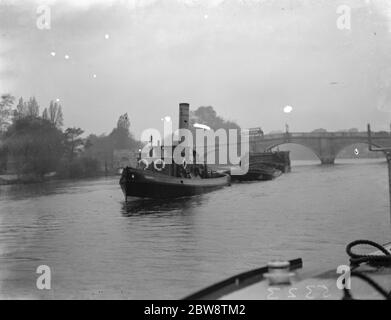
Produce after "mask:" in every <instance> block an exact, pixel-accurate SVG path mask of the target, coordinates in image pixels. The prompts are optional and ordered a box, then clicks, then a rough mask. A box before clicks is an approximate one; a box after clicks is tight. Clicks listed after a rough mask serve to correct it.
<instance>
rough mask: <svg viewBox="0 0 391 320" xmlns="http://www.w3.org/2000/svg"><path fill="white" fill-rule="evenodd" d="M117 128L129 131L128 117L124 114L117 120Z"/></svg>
mask: <svg viewBox="0 0 391 320" xmlns="http://www.w3.org/2000/svg"><path fill="white" fill-rule="evenodd" d="M117 128H123V129H126V130H128V131H129V128H130V121H129V117H128V114H127V113H125V114H123V115H121V116H120V117H119V119H118V121H117Z"/></svg>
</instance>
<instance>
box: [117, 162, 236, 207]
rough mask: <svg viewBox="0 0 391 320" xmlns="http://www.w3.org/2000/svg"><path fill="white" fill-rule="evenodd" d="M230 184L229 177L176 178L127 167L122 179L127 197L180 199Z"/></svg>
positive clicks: (122, 185) (123, 189)
mask: <svg viewBox="0 0 391 320" xmlns="http://www.w3.org/2000/svg"><path fill="white" fill-rule="evenodd" d="M229 184H230V177H229V175H218V176H217V177H212V178H207V179H201V178H200V179H187V178H176V177H171V176H167V175H164V174H159V173H154V172H151V171H148V170H140V169H135V168H130V167H127V168H125V169H124V170H123V172H122V176H121V179H120V185H121V188H122V191H123V193H124V195H125V198H127V197H143V198H160V199H163V198H178V197H186V196H193V195H197V194H201V193H205V192H210V191H213V190H216V189H219V188H222V187H224V186H227V185H229Z"/></svg>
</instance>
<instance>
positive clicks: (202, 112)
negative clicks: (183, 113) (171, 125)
mask: <svg viewBox="0 0 391 320" xmlns="http://www.w3.org/2000/svg"><path fill="white" fill-rule="evenodd" d="M194 123H201V124H206V125H208V126H209V127H210V128H212V129H213V130H218V129H225V130H229V129H237V130H240V126H239V125H238V124H237V123H235V122H233V121H228V120H224V119H223V118H221V117H220V116H218V115H217V113H216V111H215V110H214V109H213V107H211V106H208V107H199V108H198V109H197V110H194V111H191V112H190V124H191V125H193V124H194ZM190 129H191V130H192V129H193V128H190Z"/></svg>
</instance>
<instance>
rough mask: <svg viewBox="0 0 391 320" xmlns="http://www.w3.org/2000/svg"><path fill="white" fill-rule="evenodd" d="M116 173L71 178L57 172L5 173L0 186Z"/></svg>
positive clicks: (86, 177)
mask: <svg viewBox="0 0 391 320" xmlns="http://www.w3.org/2000/svg"><path fill="white" fill-rule="evenodd" d="M115 175H116V174H114V173H110V174H105V173H98V174H95V175H93V176H83V177H77V178H72V179H70V178H69V177H61V176H58V175H57V174H55V173H49V174H46V175H45V176H43V177H39V176H36V175H24V176H18V175H16V174H4V175H0V186H6V185H14V184H30V183H41V182H49V181H65V180H84V179H91V178H99V177H104V176H115Z"/></svg>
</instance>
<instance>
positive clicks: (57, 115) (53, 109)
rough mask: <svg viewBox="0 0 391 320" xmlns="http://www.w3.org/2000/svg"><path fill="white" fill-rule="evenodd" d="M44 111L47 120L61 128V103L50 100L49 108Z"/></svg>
mask: <svg viewBox="0 0 391 320" xmlns="http://www.w3.org/2000/svg"><path fill="white" fill-rule="evenodd" d="M45 110H46V109H45ZM46 112H47V116H48V119H49V121H50V122H51V123H53V124H54V125H55V126H56V127H57V128H61V127H62V125H63V121H64V119H63V115H62V108H61V105H60V104H59V103H57V102H53V101H50V105H49V109H48V110H47V111H46Z"/></svg>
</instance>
